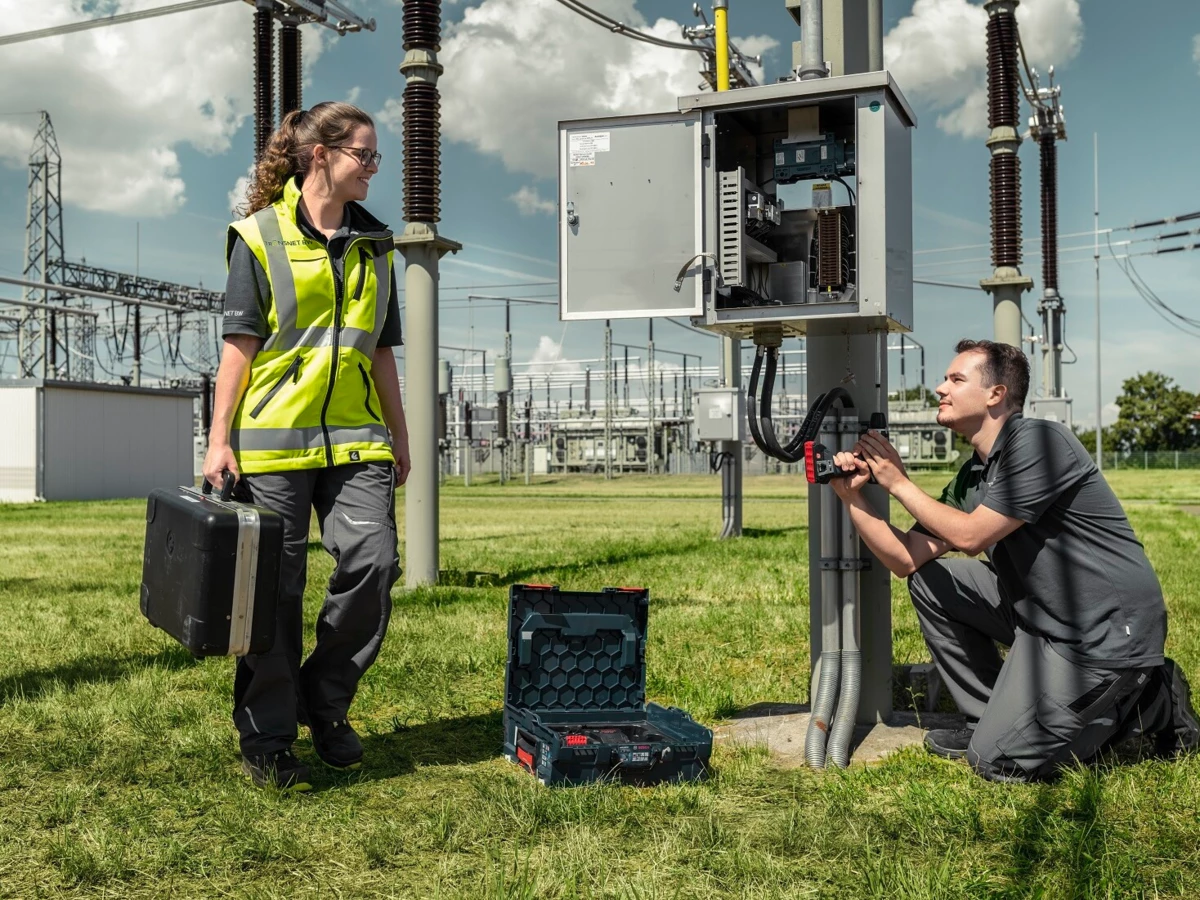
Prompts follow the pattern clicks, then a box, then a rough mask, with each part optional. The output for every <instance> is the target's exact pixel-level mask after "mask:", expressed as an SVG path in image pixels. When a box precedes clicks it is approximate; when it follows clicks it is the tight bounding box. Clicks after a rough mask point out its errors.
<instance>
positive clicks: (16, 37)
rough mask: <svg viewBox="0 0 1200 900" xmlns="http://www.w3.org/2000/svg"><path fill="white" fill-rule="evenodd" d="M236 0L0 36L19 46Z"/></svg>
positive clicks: (191, 0)
mask: <svg viewBox="0 0 1200 900" xmlns="http://www.w3.org/2000/svg"><path fill="white" fill-rule="evenodd" d="M234 2H236V0H186V2H184V3H173V4H171V5H170V6H159V7H156V8H154V9H141V10H136V11H134V12H127V13H119V14H117V15H112V16H102V17H100V18H97V19H87V20H86V21H83V22H72V23H70V24H69V25H55V26H52V27H50V28H39V29H37V30H36V31H22V32H20V33H18V34H5V35H0V46H4V45H5V44H19V43H21V42H22V41H36V40H39V39H41V38H48V37H58V36H59V35H64V34H73V33H74V32H76V31H86V30H87V29H89V28H103V27H105V26H107V25H123V24H124V23H126V22H136V21H139V20H141V19H152V18H154V17H156V16H165V15H169V14H171V13H180V12H190V11H191V10H194V9H205V8H206V7H209V6H220V5H222V4H225V3H234Z"/></svg>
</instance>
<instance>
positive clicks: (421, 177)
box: [404, 82, 441, 222]
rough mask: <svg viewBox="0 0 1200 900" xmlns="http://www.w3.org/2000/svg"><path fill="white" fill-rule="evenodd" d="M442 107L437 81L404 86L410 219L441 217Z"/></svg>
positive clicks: (406, 193)
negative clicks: (440, 126) (433, 83)
mask: <svg viewBox="0 0 1200 900" xmlns="http://www.w3.org/2000/svg"><path fill="white" fill-rule="evenodd" d="M440 108H441V100H440V99H439V97H438V89H437V87H436V86H435V85H432V84H425V83H422V82H412V83H410V84H409V85H408V87H406V88H405V89H404V218H405V221H408V222H437V221H439V219H440V217H441V209H440V206H439V200H440V193H441V192H440V184H441V160H440V156H441V154H440V137H439V124H440V119H441V112H440Z"/></svg>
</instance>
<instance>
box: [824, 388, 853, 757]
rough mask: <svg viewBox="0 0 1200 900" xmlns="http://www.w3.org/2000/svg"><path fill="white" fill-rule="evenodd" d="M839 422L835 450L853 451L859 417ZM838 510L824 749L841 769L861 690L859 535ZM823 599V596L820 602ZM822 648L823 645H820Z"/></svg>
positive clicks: (847, 415)
mask: <svg viewBox="0 0 1200 900" xmlns="http://www.w3.org/2000/svg"><path fill="white" fill-rule="evenodd" d="M841 422H842V423H843V424H844V425H845V424H847V423H848V424H850V426H851V430H846V428H845V427H843V428H840V429H839V431H838V441H837V444H835V446H837V447H838V448H840V449H842V450H853V449H854V443H855V441H856V440H857V439H858V413H857V412H856V411H854V410H842V411H841ZM834 503H835V504H837V507H838V514H839V515H838V519H839V522H840V525H841V534H840V538H841V540H840V545H841V552H840V553H839V554H838V559H839V561H840V562H841V563H842V565H841V567H840V572H839V575H840V576H841V577H840V581H841V601H842V602H841V634H840V635H839V637H840V639H841V647H842V652H841V664H842V668H841V673H842V674H841V679H840V684H839V686H838V688H839V689H838V698H837V713H836V714H835V716H834V719H833V730H832V731H831V732H830V734H829V744H828V747H827V749H826V762H827V764H828V765H831V766H834V767H836V768H839V769H844V768H846V766H848V765H849V764H850V742H851V740H853V738H854V724H855V721H856V720H857V718H858V697H859V693H860V691H861V687H862V650H861V649H860V642H859V640H860V639H859V634H860V631H861V628H860V606H859V597H860V593H859V588H860V581H861V574H860V571H859V569H858V568H856V566H857V564H858V560H859V553H858V534H857V532H856V531H855V529H854V523H853V522H851V520H850V512H849V510H847V509H846V508H845V507H844V506H843V505H842V504H841V503H840V502H839V501H838V500H837V498H836V497H835V498H834ZM823 599H824V595H822V600H823ZM822 646H824V645H822Z"/></svg>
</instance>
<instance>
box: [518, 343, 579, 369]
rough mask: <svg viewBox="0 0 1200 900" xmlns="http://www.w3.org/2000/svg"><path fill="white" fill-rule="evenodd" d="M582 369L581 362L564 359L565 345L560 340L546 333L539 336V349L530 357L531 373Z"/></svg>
mask: <svg viewBox="0 0 1200 900" xmlns="http://www.w3.org/2000/svg"><path fill="white" fill-rule="evenodd" d="M582 371H583V369H582V368H581V367H580V365H579V363H577V362H572V361H570V360H564V359H563V345H562V343H561V342H560V341H556V340H554V338H552V337H550V336H549V335H546V334H543V335H542V336H541V337H540V338H538V345H537V349H536V350H534V351H533V356H531V357H530V358H529V374H531V375H548V374H555V373H572V372H582Z"/></svg>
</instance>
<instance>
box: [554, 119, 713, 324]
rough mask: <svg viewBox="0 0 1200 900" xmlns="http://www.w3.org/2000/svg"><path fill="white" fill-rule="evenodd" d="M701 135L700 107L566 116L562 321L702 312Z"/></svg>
mask: <svg viewBox="0 0 1200 900" xmlns="http://www.w3.org/2000/svg"><path fill="white" fill-rule="evenodd" d="M702 143H703V142H702V127H701V123H700V114H699V113H661V114H655V115H646V116H624V117H619V118H608V119H592V120H586V121H574V122H560V123H559V126H558V154H559V165H558V266H559V290H560V300H559V313H560V315H561V318H562V319H563V320H572V319H628V318H646V317H649V316H698V315H700V314H701V311H702V304H703V277H702V272H703V264H704V262H705V261H704V260H703V259H696V258H695V257H696V256H697V254H699V253H700V252H701V250H703V246H702V239H703V238H702V231H701V226H702V222H703V219H702V210H701V202H700V190H699V184H700V174H701V166H702V164H703V163H702V153H701V148H702ZM689 260H690V261H691V265H688V262H689ZM685 266H686V267H687V269H686V273H685V277H684V280H683V285H682V286H681V288H680V289H679V291H678V292H677V291H676V290H675V280H676V278H677V276H678V275H679V272H680V270H681V269H683V268H684V267H685Z"/></svg>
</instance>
